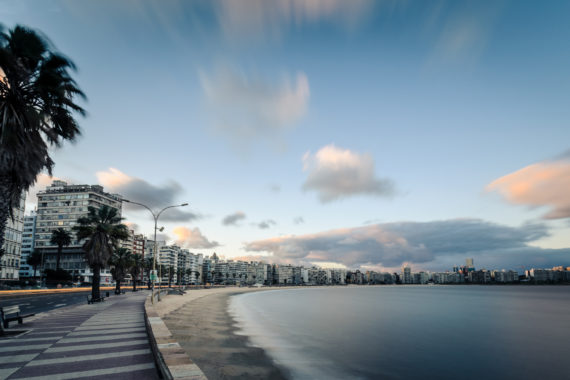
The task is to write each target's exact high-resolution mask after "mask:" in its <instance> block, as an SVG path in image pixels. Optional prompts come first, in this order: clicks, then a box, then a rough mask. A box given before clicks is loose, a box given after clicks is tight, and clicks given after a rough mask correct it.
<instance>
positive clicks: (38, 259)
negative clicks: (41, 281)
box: [26, 249, 42, 278]
mask: <svg viewBox="0 0 570 380" xmlns="http://www.w3.org/2000/svg"><path fill="white" fill-rule="evenodd" d="M26 264H28V265H29V266H31V267H32V268H34V278H35V277H36V271H37V270H38V267H39V266H40V265H41V264H42V254H41V253H39V252H38V251H36V250H35V249H34V250H33V251H32V253H31V254H30V256H28V259H27V260H26Z"/></svg>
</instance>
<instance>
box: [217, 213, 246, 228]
mask: <svg viewBox="0 0 570 380" xmlns="http://www.w3.org/2000/svg"><path fill="white" fill-rule="evenodd" d="M245 218H246V216H245V213H244V212H243V211H236V212H234V213H233V214H230V215H227V216H225V217H224V219H222V224H223V225H224V226H237V225H238V222H240V221H241V220H244V219H245Z"/></svg>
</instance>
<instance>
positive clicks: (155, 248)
mask: <svg viewBox="0 0 570 380" xmlns="http://www.w3.org/2000/svg"><path fill="white" fill-rule="evenodd" d="M123 202H127V203H132V204H135V205H139V206H142V207H144V208H146V209H147V210H148V211H150V213H151V214H152V217H153V218H154V254H153V260H152V271H153V273H154V272H156V256H157V255H158V251H157V244H156V230H157V228H158V227H157V225H158V218H159V217H160V214H162V213H163V212H164V211H165V210H168V209H169V208H174V207H184V206H188V203H182V204H180V205H172V206H168V207H165V208H163V209H162V210H160V211H159V212H157V213H155V212H154V211H152V210H151V209H150V207H148V206H147V205H143V204H142V203H138V202H133V201H130V200H128V199H123ZM155 281H156V277H155V278H153V280H152V297H150V300H151V302H152V303H153V304H154V283H155ZM161 282H162V279H161ZM158 300H159V301H160V291H159V292H158Z"/></svg>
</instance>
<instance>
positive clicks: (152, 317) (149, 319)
mask: <svg viewBox="0 0 570 380" xmlns="http://www.w3.org/2000/svg"><path fill="white" fill-rule="evenodd" d="M165 293H166V292H165ZM165 293H162V294H164V295H166V294H165ZM151 297H152V295H149V296H148V297H147V298H146V301H145V303H144V316H145V322H146V329H147V332H148V335H149V338H150V343H151V347H152V353H153V355H154V359H155V361H156V366H157V368H158V371H159V373H160V375H161V377H162V378H163V379H165V380H174V379H176V380H208V378H207V377H206V375H204V372H202V370H201V369H200V367H198V366H197V365H196V364H195V363H194V362H193V361H192V360H191V359H190V357H189V356H188V355H187V354H186V352H185V351H184V349H183V348H182V347H180V344H179V343H178V342H177V341H176V340H175V339H174V337H173V336H172V334H171V333H170V330H169V329H168V327H167V326H166V324H165V323H164V321H163V320H162V318H160V317H159V316H158V313H157V312H156V310H154V306H153V304H152V302H151V299H150V298H151Z"/></svg>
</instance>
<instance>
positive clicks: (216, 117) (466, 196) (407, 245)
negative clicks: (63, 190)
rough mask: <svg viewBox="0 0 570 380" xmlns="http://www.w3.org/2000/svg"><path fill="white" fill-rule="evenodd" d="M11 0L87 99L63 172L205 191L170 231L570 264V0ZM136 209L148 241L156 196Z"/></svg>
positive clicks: (376, 261)
mask: <svg viewBox="0 0 570 380" xmlns="http://www.w3.org/2000/svg"><path fill="white" fill-rule="evenodd" d="M1 3H2V5H3V6H2V7H1V12H2V20H3V23H4V26H5V27H12V26H13V25H14V24H16V23H21V24H24V25H27V26H30V27H32V28H37V29H38V30H40V31H42V32H44V33H45V34H46V35H47V36H48V37H49V38H50V39H51V40H52V41H53V43H54V45H55V46H56V47H57V48H58V49H59V50H61V52H63V53H64V54H66V55H67V56H69V57H70V58H71V59H73V60H74V61H75V63H76V64H77V66H78V68H79V72H78V74H77V79H78V83H79V84H80V86H81V87H82V89H83V90H84V91H85V93H86V94H87V96H88V99H89V101H88V102H87V103H86V104H85V108H86V109H87V111H88V113H89V117H88V118H86V119H84V120H81V126H82V128H83V137H82V138H81V139H80V140H79V141H78V142H77V144H75V145H69V144H67V145H65V146H64V147H63V149H61V150H58V151H56V152H54V160H55V162H56V166H55V171H54V176H55V178H60V179H63V180H66V181H68V182H69V183H74V184H88V185H93V184H100V185H102V186H104V188H105V191H109V192H112V193H119V194H121V195H122V196H124V197H125V198H127V199H130V200H133V201H137V202H142V203H145V204H148V205H149V206H151V207H153V208H159V207H163V206H166V205H169V204H176V203H182V202H188V203H190V207H189V208H187V210H186V209H183V210H177V211H176V212H174V211H173V212H172V213H171V214H167V213H165V214H164V218H163V219H161V221H160V224H161V225H164V226H165V232H166V235H167V239H168V240H170V241H171V242H174V241H178V242H180V243H181V245H182V246H186V247H187V248H189V249H191V250H193V251H197V252H204V253H205V254H208V255H210V254H212V253H213V252H214V251H215V252H217V253H218V254H221V255H224V256H225V257H227V258H229V259H231V258H244V257H250V258H261V257H265V260H268V259H271V258H269V257H267V256H268V255H272V258H273V259H272V260H274V261H276V262H281V263H293V262H295V263H314V264H317V265H337V266H340V265H344V266H346V267H355V266H357V267H362V268H370V269H374V268H376V269H384V268H385V269H393V268H400V267H401V266H402V264H405V263H409V264H411V265H413V266H414V267H417V268H423V269H426V270H436V269H445V268H450V267H452V266H453V265H456V264H458V263H461V262H462V261H463V259H464V258H465V257H474V259H475V261H476V262H478V263H481V265H482V266H488V267H497V268H505V269H512V268H515V267H519V266H521V265H524V266H526V267H532V266H534V267H539V268H542V267H552V266H554V265H560V264H565V263H568V262H569V261H570V248H569V247H570V237H569V236H570V234H568V232H569V230H570V224H569V220H568V217H570V213H569V212H568V210H569V209H570V196H568V195H567V194H566V193H567V192H565V191H564V189H567V188H568V185H570V154H569V151H568V148H569V146H568V144H567V141H568V137H569V133H570V132H569V131H570V129H569V128H568V126H567V120H568V116H570V115H569V113H570V111H569V110H568V109H567V107H566V105H565V102H564V100H565V96H564V94H566V93H567V92H568V89H569V83H568V81H567V78H568V77H569V76H568V67H570V66H569V65H568V63H570V55H569V53H568V50H567V49H566V50H565V49H563V48H561V46H563V44H564V42H565V41H567V37H568V26H567V23H566V22H565V19H564V17H563V15H564V14H567V11H568V7H569V5H568V4H566V3H564V2H552V3H549V4H543V5H542V6H541V7H540V8H538V7H536V6H533V5H532V4H519V3H514V2H498V3H495V4H493V5H488V6H483V5H481V4H478V3H477V2H463V3H461V4H454V3H451V2H441V3H437V5H435V4H407V5H405V4H402V3H399V2H393V3H391V2H388V3H382V5H380V4H378V3H373V2H368V1H351V2H342V1H318V2H313V3H308V2H307V3H303V2H296V1H280V2H275V3H273V4H267V3H264V2H256V1H251V2H249V3H248V4H247V5H245V6H243V7H242V8H240V9H238V8H237V7H234V6H233V5H232V3H231V2H217V1H214V2H193V3H184V2H177V1H173V2H169V3H166V4H164V3H159V2H154V1H145V2H139V3H114V2H102V3H96V2H82V3H73V2H63V1H50V2H33V1H18V2H15V1H2V2H1ZM308 4H313V6H309V5H308ZM50 182H51V180H50V179H48V178H46V176H43V177H41V178H40V179H39V181H38V185H37V186H36V189H35V190H34V191H38V190H43V188H44V187H45V186H46V185H48V184H49V183H50ZM34 197H35V196H34V193H33V192H32V193H31V194H30V195H29V196H28V199H27V204H28V210H29V208H30V207H33V203H34ZM123 206H125V204H123ZM123 216H125V217H126V218H127V221H129V222H132V223H134V225H132V226H133V227H134V228H135V229H136V231H137V233H142V234H145V235H146V236H147V237H151V236H152V220H151V218H150V215H148V212H147V211H146V210H144V209H142V210H141V209H136V208H132V207H128V206H127V207H124V209H123Z"/></svg>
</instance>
